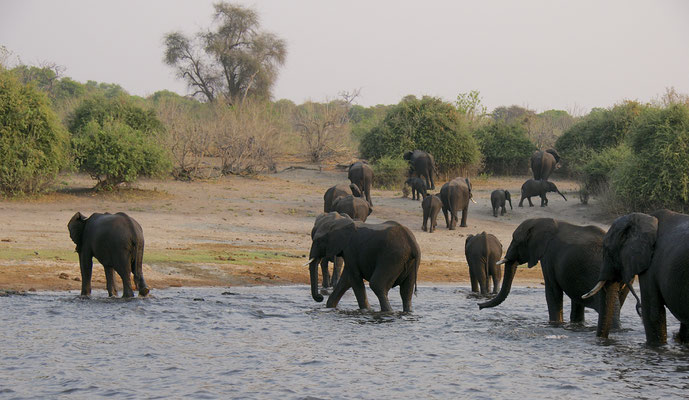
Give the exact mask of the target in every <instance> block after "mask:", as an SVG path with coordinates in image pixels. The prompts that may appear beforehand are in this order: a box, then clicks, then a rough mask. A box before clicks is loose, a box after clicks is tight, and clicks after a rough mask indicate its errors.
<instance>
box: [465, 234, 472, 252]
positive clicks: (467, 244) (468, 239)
mask: <svg viewBox="0 0 689 400" xmlns="http://www.w3.org/2000/svg"><path fill="white" fill-rule="evenodd" d="M473 239H474V235H468V236H467V240H465V241H464V251H466V249H467V248H469V244H470V243H471V241H472V240H473Z"/></svg>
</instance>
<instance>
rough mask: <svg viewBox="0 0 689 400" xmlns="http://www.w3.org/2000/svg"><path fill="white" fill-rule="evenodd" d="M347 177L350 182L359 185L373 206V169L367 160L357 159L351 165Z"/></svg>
mask: <svg viewBox="0 0 689 400" xmlns="http://www.w3.org/2000/svg"><path fill="white" fill-rule="evenodd" d="M347 178H348V179H349V181H350V182H352V183H353V184H355V185H356V186H357V187H359V190H360V191H361V192H362V193H363V194H364V195H365V197H366V201H368V204H369V205H370V206H371V207H373V202H372V201H371V185H373V169H372V168H371V166H370V165H368V163H367V162H366V161H357V162H355V163H353V164H352V165H350V166H349V171H348V172H347Z"/></svg>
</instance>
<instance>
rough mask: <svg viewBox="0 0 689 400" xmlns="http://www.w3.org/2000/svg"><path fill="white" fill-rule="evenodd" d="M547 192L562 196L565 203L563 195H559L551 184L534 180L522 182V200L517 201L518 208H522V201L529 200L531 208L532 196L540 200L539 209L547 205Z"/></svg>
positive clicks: (555, 187)
mask: <svg viewBox="0 0 689 400" xmlns="http://www.w3.org/2000/svg"><path fill="white" fill-rule="evenodd" d="M548 192H554V193H557V194H559V195H560V196H562V198H563V199H565V201H567V198H566V197H565V195H564V194H562V193H560V191H559V190H558V188H557V186H555V184H554V183H553V182H549V181H544V180H540V181H537V180H534V179H529V180H528V181H526V182H524V184H523V185H522V198H521V200H519V207H523V206H524V199H527V200H529V207H533V203H532V202H531V198H532V197H534V196H539V197H540V198H541V207H545V206H547V205H548V198H547V197H546V195H545V194H546V193H548Z"/></svg>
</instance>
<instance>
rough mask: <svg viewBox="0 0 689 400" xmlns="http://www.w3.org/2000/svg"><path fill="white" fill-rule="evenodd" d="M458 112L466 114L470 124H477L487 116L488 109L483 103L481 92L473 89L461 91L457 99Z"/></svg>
mask: <svg viewBox="0 0 689 400" xmlns="http://www.w3.org/2000/svg"><path fill="white" fill-rule="evenodd" d="M455 107H456V108H457V112H459V113H460V114H462V115H464V116H465V117H466V119H467V121H469V123H470V124H476V123H478V122H480V121H481V120H482V119H483V117H485V115H486V112H487V111H488V109H487V108H486V106H484V105H483V104H482V103H481V92H479V91H478V90H472V91H470V92H469V93H460V94H458V95H457V100H456V101H455Z"/></svg>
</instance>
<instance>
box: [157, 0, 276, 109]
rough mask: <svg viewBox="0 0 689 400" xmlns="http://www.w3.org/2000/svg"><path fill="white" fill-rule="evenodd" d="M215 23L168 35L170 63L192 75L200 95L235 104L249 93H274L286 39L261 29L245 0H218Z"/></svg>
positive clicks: (193, 86)
mask: <svg viewBox="0 0 689 400" xmlns="http://www.w3.org/2000/svg"><path fill="white" fill-rule="evenodd" d="M214 9H215V12H214V15H213V17H214V21H215V22H216V24H215V26H214V27H213V28H212V29H210V30H207V31H202V32H199V33H198V34H197V35H195V36H194V37H193V38H190V37H188V36H186V35H185V34H183V33H182V32H170V33H168V34H166V35H165V38H164V41H165V57H164V60H165V63H166V64H168V65H169V66H171V67H173V68H175V70H176V72H177V75H178V76H179V77H180V78H182V79H184V80H186V82H187V85H188V86H189V88H190V89H191V90H192V91H193V95H194V96H199V97H201V98H203V99H205V100H207V101H209V102H213V101H215V100H216V99H217V98H218V96H220V97H222V98H224V100H225V101H226V102H227V103H229V104H235V103H243V102H244V99H246V98H247V97H252V98H255V99H264V100H265V99H268V98H269V97H270V91H271V88H272V86H273V84H274V83H275V80H276V79H277V73H278V67H280V66H281V65H282V64H284V62H285V58H286V57H287V46H286V43H285V41H284V40H283V39H280V38H279V37H277V36H275V35H274V34H272V33H267V32H263V31H261V30H260V24H259V18H258V13H257V12H256V11H255V10H253V9H251V8H245V7H243V6H240V5H234V4H228V3H224V2H219V3H216V4H214Z"/></svg>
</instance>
